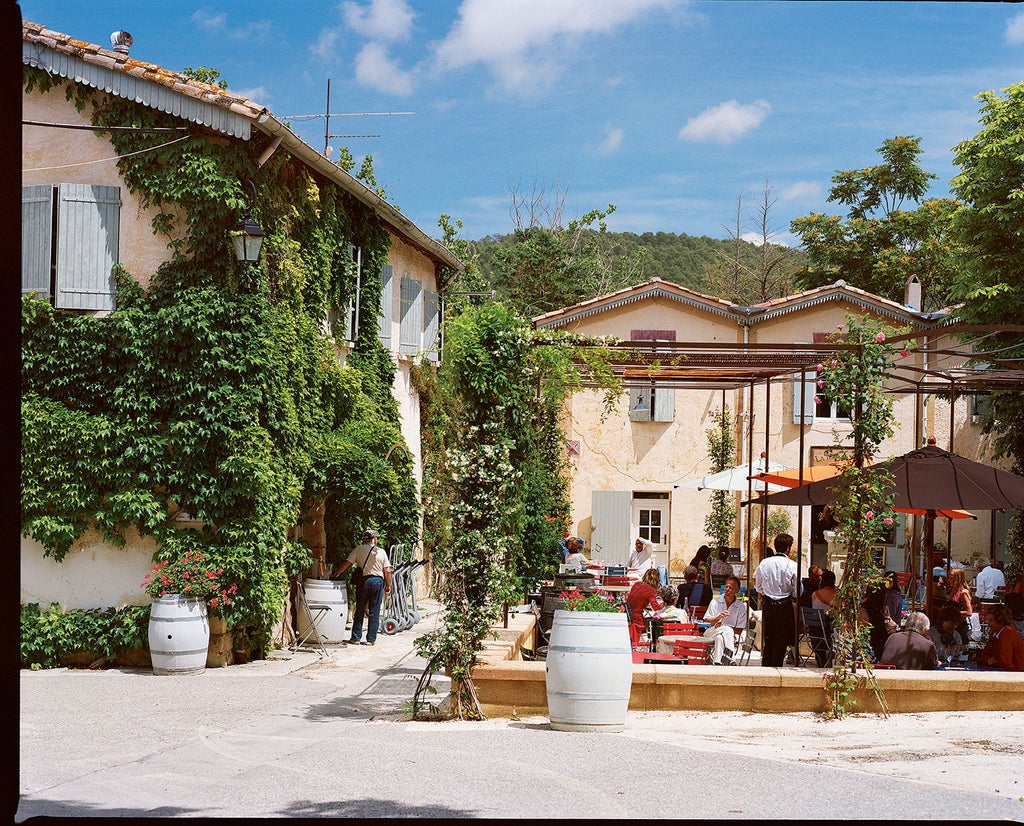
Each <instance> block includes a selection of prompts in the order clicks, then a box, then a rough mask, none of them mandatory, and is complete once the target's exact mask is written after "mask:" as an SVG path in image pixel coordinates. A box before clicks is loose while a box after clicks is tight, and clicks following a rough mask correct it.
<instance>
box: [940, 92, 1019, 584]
mask: <svg viewBox="0 0 1024 826" xmlns="http://www.w3.org/2000/svg"><path fill="white" fill-rule="evenodd" d="M978 99H979V100H981V124H982V128H981V130H980V131H979V132H978V133H977V134H976V135H975V136H974V137H973V138H971V139H969V140H966V141H963V142H962V143H959V144H957V145H956V146H955V147H954V148H953V152H954V162H955V163H956V165H957V166H959V167H960V174H959V175H957V176H956V177H954V178H953V180H952V181H951V182H950V183H951V184H952V188H953V191H954V193H955V194H956V195H957V197H959V198H960V199H961V200H962V201H963V204H962V205H961V206H960V208H959V209H958V210H957V211H956V214H955V215H954V216H953V230H954V232H955V233H956V237H957V239H958V241H959V243H960V244H961V245H962V246H963V251H964V256H963V260H962V267H961V268H960V269H959V270H958V271H957V272H956V275H955V278H954V279H953V281H952V285H951V293H952V296H953V297H954V298H955V299H956V300H957V301H962V302H963V306H962V307H961V308H960V309H959V310H958V315H959V316H960V318H961V319H963V320H964V321H966V322H968V323H971V324H987V325H1002V324H1020V323H1021V322H1022V321H1024V313H1022V311H1021V308H1022V307H1024V278H1022V274H1024V264H1022V262H1024V83H1016V84H1014V85H1013V86H1010V87H1008V88H1006V89H1004V90H1003V92H1002V94H996V93H995V92H993V91H988V92H982V93H981V94H980V95H978ZM984 348H985V349H986V350H989V351H993V352H998V355H999V358H1000V359H1004V360H1011V359H1020V358H1024V337H1022V336H1021V334H1020V333H1004V334H1001V335H999V336H995V337H993V338H990V339H987V340H986V341H985V344H984ZM988 411H989V412H988V420H987V422H986V429H987V430H988V431H990V432H993V431H994V432H995V434H996V436H995V439H994V447H995V450H996V455H997V456H1002V457H1006V458H1008V459H1010V460H1011V461H1012V462H1013V465H1012V469H1013V470H1014V471H1015V472H1017V473H1024V395H1022V394H1021V393H1020V392H1015V391H1009V390H1006V391H996V392H994V393H993V394H992V396H991V398H990V403H989V406H988ZM1011 530H1012V535H1011V538H1010V542H1009V543H1008V544H1009V547H1010V548H1011V553H1013V554H1014V555H1015V556H1014V559H1013V560H1012V561H1011V565H1010V573H1011V575H1017V576H1020V575H1024V519H1022V518H1021V512H1020V511H1016V516H1015V519H1014V522H1013V528H1012V529H1011Z"/></svg>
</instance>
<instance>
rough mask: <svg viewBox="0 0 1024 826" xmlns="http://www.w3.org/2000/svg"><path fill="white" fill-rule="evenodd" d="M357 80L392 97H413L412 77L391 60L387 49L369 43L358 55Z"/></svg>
mask: <svg viewBox="0 0 1024 826" xmlns="http://www.w3.org/2000/svg"><path fill="white" fill-rule="evenodd" d="M355 62H356V80H358V81H359V82H360V83H362V84H363V85H364V86H368V87H370V88H371V89H377V90H378V91H380V92H387V93H388V94H392V95H411V94H412V76H411V75H410V74H409V72H406V71H403V70H402V68H401V67H400V66H399V65H398V64H397V63H395V61H393V60H392V59H391V56H390V55H389V54H388V50H387V47H386V46H384V45H382V44H380V43H367V44H366V45H365V46H363V48H362V49H360V50H359V54H357V55H356V61H355Z"/></svg>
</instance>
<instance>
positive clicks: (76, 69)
mask: <svg viewBox="0 0 1024 826" xmlns="http://www.w3.org/2000/svg"><path fill="white" fill-rule="evenodd" d="M22 63H24V64H25V65H28V66H35V67H36V68H38V69H42V70H43V71H45V72H49V73H50V74H53V75H57V76H59V77H64V78H68V79H69V80H73V81H75V82H76V83H81V84H84V85H86V86H90V87H92V88H95V89H100V90H102V91H104V92H107V93H109V94H112V95H116V96H117V97H121V98H125V99H127V100H134V101H136V102H137V103H139V104H140V105H142V106H148V107H151V108H153V109H158V110H159V111H161V112H167V113H169V114H172V115H175V116H177V117H180V118H182V119H183V120H187V121H191V122H192V123H198V124H202V125H203V126H206V127H208V128H210V129H214V130H216V131H218V132H222V133H224V134H227V135H231V136H232V137H235V138H239V139H241V140H250V139H251V138H252V129H253V127H255V128H256V129H257V130H258V131H260V132H263V133H264V134H266V135H269V136H270V137H271V138H272V139H273V140H274V148H276V146H277V145H283V146H284V147H285V149H286V150H287V151H288V152H289V153H290V154H291V155H292V156H293V157H295V158H296V159H298V160H299V161H301V162H302V163H304V164H305V165H306V166H308V167H310V168H311V169H313V170H315V171H316V172H317V173H318V174H319V175H321V176H323V177H325V178H327V179H329V180H331V181H332V182H333V183H335V184H337V185H338V186H340V187H341V188H342V189H343V190H345V191H346V192H348V193H349V194H350V195H352V196H353V197H355V198H356V199H357V200H359V201H360V202H362V203H363V204H365V205H366V206H368V207H370V208H371V209H373V210H374V211H375V212H376V213H377V214H378V215H379V216H380V218H381V220H383V221H384V223H385V224H387V225H388V226H389V227H390V228H391V229H392V230H393V231H395V232H396V233H397V234H399V235H402V236H403V237H404V238H405V240H407V241H408V242H410V243H411V244H412V245H413V246H415V247H417V248H419V249H420V250H422V251H423V252H424V253H425V254H426V255H428V256H429V257H430V258H432V259H434V261H436V262H437V263H439V264H443V265H444V266H447V267H451V268H452V269H455V270H462V269H463V264H462V262H461V261H460V260H459V259H458V258H457V257H456V256H455V255H454V254H453V253H452V252H451V251H450V250H449V249H448V248H447V247H446V246H444V245H443V244H441V243H440V242H439V241H437V240H435V239H433V238H431V237H430V236H429V235H427V234H426V233H425V232H423V230H421V229H420V228H419V227H417V226H416V225H415V224H414V223H413V222H412V221H410V220H409V219H408V218H407V217H406V216H404V215H402V213H401V212H399V211H398V210H397V209H396V208H395V207H394V206H392V205H391V204H389V203H388V202H387V201H385V200H384V199H383V198H381V197H380V196H379V195H377V193H376V192H374V191H373V190H371V189H369V188H368V187H367V186H365V185H364V184H363V183H362V182H361V181H359V180H357V179H356V178H354V177H353V176H352V175H350V174H348V172H346V171H345V170H343V169H341V168H340V167H339V166H338V165H337V164H334V163H332V162H331V161H329V160H328V159H327V158H325V157H324V156H323V155H321V154H320V153H319V152H317V151H316V150H315V149H314V148H313V147H311V146H310V145H309V144H307V143H306V142H305V141H303V140H302V139H301V138H300V137H299V136H298V135H296V134H295V133H294V132H292V131H291V129H289V128H288V127H287V126H286V125H285V124H284V123H282V122H281V121H279V120H278V119H277V118H275V117H274V116H273V115H272V114H271V113H270V111H269V110H268V109H267V108H266V107H265V106H261V105H260V104H258V103H254V102H253V101H251V100H249V99H248V98H245V97H242V96H241V95H236V94H234V93H232V92H230V91H226V90H224V89H219V88H217V87H216V86H212V85H210V84H208V83H202V82H200V81H198V80H194V79H193V78H190V77H188V76H187V75H183V74H181V73H180V72H172V71H170V70H169V69H165V68H163V67H162V66H157V65H156V64H154V63H146V62H144V61H141V60H136V59H135V58H133V57H129V56H128V55H127V54H123V53H121V52H115V51H113V50H112V49H105V48H103V47H101V46H97V45H96V44H94V43H88V42H86V41H84V40H76V39H75V38H73V37H71V36H70V35H66V34H62V33H61V32H55V31H52V30H50V29H47V28H46V27H45V26H43V25H41V24H39V23H32V22H30V21H27V20H23V21H22ZM266 157H269V154H268V155H267V156H266ZM264 160H265V159H264Z"/></svg>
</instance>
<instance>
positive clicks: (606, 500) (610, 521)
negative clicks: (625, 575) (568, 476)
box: [590, 490, 633, 565]
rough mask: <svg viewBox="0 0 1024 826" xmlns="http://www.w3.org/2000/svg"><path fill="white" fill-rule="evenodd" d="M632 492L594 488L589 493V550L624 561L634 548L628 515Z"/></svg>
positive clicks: (602, 557)
mask: <svg viewBox="0 0 1024 826" xmlns="http://www.w3.org/2000/svg"><path fill="white" fill-rule="evenodd" d="M632 507H633V494H632V493H631V492H630V491H628V490H595V491H592V492H591V494H590V522H591V524H592V525H593V529H594V532H593V534H591V537H590V547H591V554H592V556H593V557H594V558H597V559H603V560H605V561H606V562H617V563H619V564H622V565H625V564H626V563H627V562H629V553H630V551H632V550H633V546H632V538H631V536H630V525H629V518H630V512H631V511H632Z"/></svg>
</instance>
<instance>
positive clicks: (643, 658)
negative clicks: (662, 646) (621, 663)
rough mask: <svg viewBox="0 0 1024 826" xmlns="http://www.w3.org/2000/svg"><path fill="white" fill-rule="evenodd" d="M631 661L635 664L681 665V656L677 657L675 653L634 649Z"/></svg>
mask: <svg viewBox="0 0 1024 826" xmlns="http://www.w3.org/2000/svg"><path fill="white" fill-rule="evenodd" d="M633 662H634V663H636V664H637V665H644V664H645V663H651V664H657V663H662V664H674V665H682V662H683V658H682V657H677V656H676V655H675V654H656V653H654V652H653V651H634V652H633Z"/></svg>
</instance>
